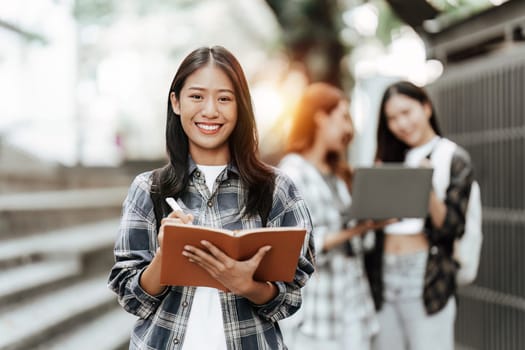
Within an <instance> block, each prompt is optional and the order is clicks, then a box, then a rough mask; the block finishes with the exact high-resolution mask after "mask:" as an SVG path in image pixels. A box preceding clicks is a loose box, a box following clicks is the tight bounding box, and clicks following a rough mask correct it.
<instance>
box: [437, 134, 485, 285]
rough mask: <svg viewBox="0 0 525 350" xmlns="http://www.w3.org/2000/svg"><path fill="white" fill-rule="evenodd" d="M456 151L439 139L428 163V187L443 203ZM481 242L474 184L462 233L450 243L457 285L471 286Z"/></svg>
mask: <svg viewBox="0 0 525 350" xmlns="http://www.w3.org/2000/svg"><path fill="white" fill-rule="evenodd" d="M456 147H457V145H456V144H455V143H454V142H452V141H450V140H448V139H446V138H441V139H440V140H439V142H438V144H437V145H436V147H435V148H434V151H433V152H432V155H431V156H430V161H431V162H432V164H433V165H434V175H433V176H432V184H433V186H434V191H435V193H436V196H437V197H438V198H439V199H441V200H443V199H445V195H446V192H447V188H448V185H449V183H450V166H451V162H452V155H453V154H454V151H455V150H456ZM482 241H483V233H482V207H481V193H480V188H479V184H478V183H477V181H474V182H472V187H471V189H470V196H469V201H468V206H467V212H466V214H465V233H464V234H463V236H462V237H461V238H458V239H457V240H456V242H455V243H454V259H455V260H456V261H457V262H458V263H459V270H458V273H457V275H456V282H457V284H458V285H466V284H469V283H472V282H473V281H474V279H475V278H476V275H477V273H478V266H479V257H480V253H481V243H482Z"/></svg>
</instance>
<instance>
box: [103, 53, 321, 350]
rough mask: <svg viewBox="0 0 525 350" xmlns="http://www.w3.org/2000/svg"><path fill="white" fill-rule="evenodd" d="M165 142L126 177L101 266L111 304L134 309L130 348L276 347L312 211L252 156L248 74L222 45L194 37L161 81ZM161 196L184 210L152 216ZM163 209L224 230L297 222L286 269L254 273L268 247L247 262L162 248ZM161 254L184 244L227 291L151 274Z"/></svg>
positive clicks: (308, 269)
mask: <svg viewBox="0 0 525 350" xmlns="http://www.w3.org/2000/svg"><path fill="white" fill-rule="evenodd" d="M166 147H167V152H168V156H169V163H168V164H167V165H166V166H164V167H163V168H161V169H157V170H156V171H154V172H147V173H144V174H140V175H139V176H137V177H136V178H135V180H134V182H133V184H132V185H131V188H130V190H129V193H128V196H127V198H126V200H125V202H124V209H123V215H122V220H121V225H120V229H119V236H118V238H117V241H116V245H115V260H116V262H115V265H114V266H113V269H112V270H111V274H110V276H109V287H110V288H111V289H112V290H113V291H114V292H115V293H116V294H117V296H118V300H119V302H120V304H121V305H122V306H123V307H124V309H125V310H126V311H128V312H130V313H132V314H134V315H137V316H138V317H139V318H138V320H137V323H136V324H135V327H134V329H133V332H132V336H131V341H130V349H168V348H169V349H184V350H187V349H269V350H270V349H272V350H273V349H285V348H286V346H285V345H284V343H283V338H282V335H281V332H280V329H279V326H278V323H277V322H278V321H279V320H282V319H283V318H286V317H289V316H290V315H292V314H294V313H295V312H296V311H297V310H298V309H299V307H300V305H301V291H300V289H301V288H302V287H303V286H304V285H305V283H306V282H307V280H308V278H309V277H310V275H311V274H312V273H313V269H314V267H313V263H314V262H313V256H312V252H313V239H312V236H311V221H310V217H309V214H308V211H307V208H306V205H305V203H304V201H303V200H302V199H301V198H300V196H299V194H298V191H297V190H296V188H295V186H294V185H293V183H292V182H291V180H290V179H289V178H288V177H287V176H285V175H283V174H282V173H279V172H276V171H275V170H274V169H272V168H270V167H269V166H267V165H265V164H264V163H262V162H261V161H260V160H259V157H258V144H257V131H256V125H255V118H254V113H253V110H252V102H251V97H250V92H249V90H248V84H247V81H246V78H245V76H244V73H243V71H242V68H241V66H240V64H239V62H238V61H237V59H236V58H235V57H234V56H233V55H232V54H231V53H230V52H229V51H227V50H226V49H224V48H223V47H219V46H214V47H211V48H207V47H203V48H199V49H197V50H195V51H193V52H191V53H190V54H189V55H188V56H187V57H186V58H185V59H184V60H183V62H182V63H181V65H180V67H179V69H178V71H177V73H176V74H175V77H174V79H173V82H172V84H171V87H170V90H169V97H168V113H167V122H166ZM152 197H154V198H157V199H161V200H156V201H155V203H154V202H153V201H152ZM166 197H173V198H175V199H176V200H177V201H178V204H179V205H180V207H181V209H182V210H176V211H174V212H172V213H171V214H169V215H168V216H167V219H164V220H162V221H161V223H162V224H161V225H160V227H158V224H159V220H156V215H155V212H159V211H160V212H161V215H157V217H162V216H166V215H167V213H170V211H171V210H170V209H169V207H168V206H167V204H166V203H165V201H164V199H165V198H166ZM170 220H175V221H182V222H184V223H192V222H193V223H195V224H199V225H207V226H211V227H222V228H227V229H231V230H233V229H246V228H251V227H261V226H275V227H277V226H300V227H304V228H306V229H307V233H306V238H305V242H304V247H303V249H302V253H301V255H300V257H299V260H298V265H297V268H296V271H295V277H294V280H293V281H292V282H287V283H285V282H273V283H272V282H266V281H256V280H254V278H253V274H254V271H255V269H256V268H257V266H258V264H259V262H260V261H261V259H262V258H263V257H264V255H265V254H266V253H267V251H268V250H269V248H270V247H267V246H265V247H261V248H260V249H259V251H258V252H257V253H256V254H255V255H254V256H253V257H252V258H251V259H248V260H246V261H236V260H233V259H231V258H230V257H228V256H227V255H225V254H224V253H223V252H221V251H220V250H219V249H218V248H216V247H214V246H213V245H211V244H210V243H207V242H201V243H202V244H203V246H201V247H196V246H186V247H185V249H184V251H183V252H170V251H163V250H162V247H161V246H160V242H162V235H163V227H164V225H165V224H166V223H167V222H170ZM157 235H159V237H157ZM162 254H183V255H184V256H185V257H186V258H187V259H189V260H190V261H191V262H193V263H195V264H198V265H199V266H200V267H201V268H203V269H204V270H206V271H207V272H208V273H210V274H211V275H212V276H213V277H214V278H215V279H217V280H218V281H219V282H220V283H221V284H222V285H224V286H225V287H226V288H227V289H228V290H229V292H223V291H219V290H217V289H215V288H206V287H187V286H164V285H161V284H160V261H161V255H162Z"/></svg>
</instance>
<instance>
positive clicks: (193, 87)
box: [188, 86, 235, 95]
mask: <svg viewBox="0 0 525 350" xmlns="http://www.w3.org/2000/svg"><path fill="white" fill-rule="evenodd" d="M188 90H196V91H207V90H208V89H206V88H202V87H198V86H190V87H189V88H188ZM218 91H219V92H228V93H230V94H232V95H235V94H234V92H233V90H231V89H218Z"/></svg>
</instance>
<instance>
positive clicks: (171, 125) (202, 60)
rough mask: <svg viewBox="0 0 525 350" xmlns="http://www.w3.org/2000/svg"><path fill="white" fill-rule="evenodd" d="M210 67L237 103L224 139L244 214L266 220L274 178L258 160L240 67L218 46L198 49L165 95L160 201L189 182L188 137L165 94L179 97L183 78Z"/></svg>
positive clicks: (257, 146)
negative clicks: (242, 190) (243, 195)
mask: <svg viewBox="0 0 525 350" xmlns="http://www.w3.org/2000/svg"><path fill="white" fill-rule="evenodd" d="M208 64H213V65H215V66H216V67H218V68H220V69H221V70H222V71H223V72H224V73H225V74H226V75H227V76H228V78H229V79H230V80H231V82H232V84H233V87H234V90H235V100H236V101H237V123H236V125H235V128H234V130H233V132H232V134H231V135H230V138H229V140H228V142H229V149H230V155H231V159H232V162H233V163H234V164H235V165H236V166H237V168H238V169H239V173H240V177H241V181H242V183H243V184H244V185H245V186H246V187H247V188H248V196H247V201H246V215H250V216H251V215H255V214H259V215H260V216H261V218H262V219H263V222H264V221H266V220H265V218H267V216H268V213H269V211H270V209H271V205H272V198H273V189H274V184H275V175H274V173H273V171H272V169H271V168H270V167H269V166H267V165H266V164H264V163H263V162H262V161H261V160H260V158H259V142H258V136H257V127H256V124H255V115H254V112H253V107H252V99H251V96H250V91H249V89H248V83H247V81H246V77H245V76H244V72H243V70H242V67H241V65H240V64H239V62H238V61H237V59H236V58H235V56H234V55H233V54H232V53H231V52H229V51H228V50H226V49H225V48H224V47H221V46H213V47H211V48H209V47H201V48H198V49H196V50H194V51H192V52H191V53H190V54H189V55H188V56H186V58H185V59H184V60H183V61H182V63H181V65H180V67H179V69H178V70H177V73H176V74H175V77H174V78H173V81H172V83H171V87H170V91H169V93H168V113H167V120H166V149H167V153H168V157H169V163H168V164H166V165H165V166H164V167H163V168H161V169H158V171H157V174H156V175H155V176H156V177H157V179H158V184H159V186H158V192H160V196H161V197H162V198H164V197H167V196H173V197H175V198H177V197H180V196H181V195H182V193H183V192H184V191H185V190H186V188H187V186H188V182H189V174H188V161H189V145H188V136H187V135H186V133H185V132H184V130H183V128H182V124H181V121H180V115H178V114H176V113H175V112H174V111H173V108H172V106H171V102H170V97H169V95H170V94H171V93H172V92H173V93H174V94H175V96H176V97H177V100H179V98H180V92H181V90H182V88H183V86H184V83H185V81H186V78H188V76H190V75H191V74H192V73H193V72H195V71H196V70H198V69H200V68H202V67H204V66H206V65H208Z"/></svg>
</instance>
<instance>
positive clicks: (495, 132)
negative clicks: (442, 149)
mask: <svg viewBox="0 0 525 350" xmlns="http://www.w3.org/2000/svg"><path fill="white" fill-rule="evenodd" d="M524 34H525V3H524V2H523V1H509V2H507V3H505V4H503V5H501V6H499V7H495V8H493V9H491V10H490V11H486V12H483V13H480V14H478V15H475V16H472V17H470V18H469V19H468V20H465V21H462V22H460V23H457V24H456V25H454V26H451V27H449V28H448V29H446V30H444V31H442V32H440V33H439V34H435V35H428V36H427V37H426V44H427V48H428V55H429V56H430V57H434V58H437V59H440V60H441V61H442V62H444V65H445V69H444V74H443V75H442V77H440V78H439V79H438V80H437V81H436V82H434V83H433V84H431V85H430V86H429V91H430V93H431V95H432V97H433V98H434V101H435V102H436V109H437V113H438V115H439V119H440V121H441V122H442V123H441V126H442V128H443V129H444V132H445V135H447V136H448V137H450V138H451V139H452V140H455V141H456V142H458V143H459V144H461V145H462V146H464V147H465V148H466V149H467V150H468V151H469V153H470V155H471V157H472V161H473V163H474V166H475V175H476V177H477V179H478V180H479V183H480V186H481V193H482V203H483V234H484V242H483V248H482V255H481V261H480V267H479V274H478V277H477V279H476V281H475V283H474V284H473V285H469V286H467V287H464V288H461V289H460V291H459V307H458V317H457V321H456V338H457V342H458V344H461V345H462V346H464V347H465V348H467V349H479V350H489V349H490V350H492V349H505V350H507V349H509V350H511V349H512V350H514V349H515V350H517V349H523V348H524V347H525V334H524V332H523V331H524V330H525V274H524V267H525V254H523V251H524V249H525V180H524V179H525V102H524V99H523V97H524V93H525V40H524V39H525V36H524Z"/></svg>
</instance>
